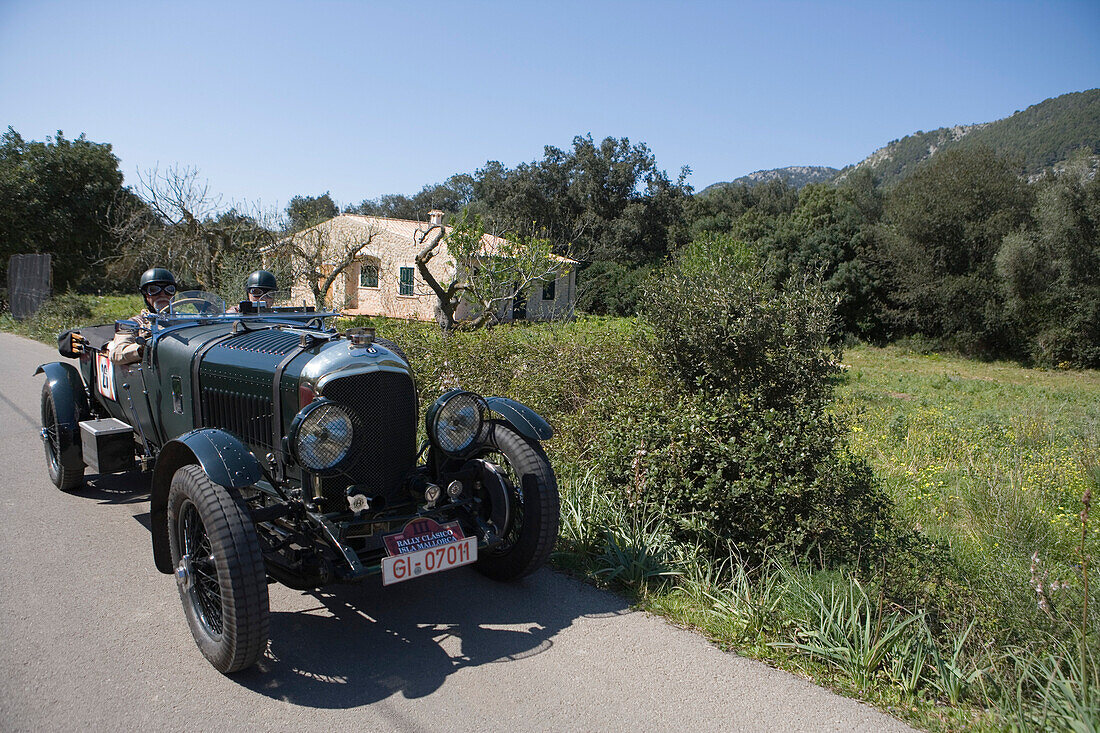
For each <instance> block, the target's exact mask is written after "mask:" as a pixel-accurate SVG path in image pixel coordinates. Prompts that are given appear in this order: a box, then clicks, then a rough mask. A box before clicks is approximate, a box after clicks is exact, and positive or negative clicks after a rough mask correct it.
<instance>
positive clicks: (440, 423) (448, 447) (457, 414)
mask: <svg viewBox="0 0 1100 733" xmlns="http://www.w3.org/2000/svg"><path fill="white" fill-rule="evenodd" d="M485 410H486V408H485V400H483V399H482V398H481V397H480V396H478V395H476V394H474V393H473V392H464V391H462V390H457V389H456V390H452V391H450V392H448V393H447V394H445V395H443V396H442V397H440V398H439V399H438V400H436V401H435V404H434V405H432V406H431V408H430V409H429V410H428V415H427V425H426V427H427V430H428V437H429V438H430V439H431V441H432V443H434V444H435V445H436V446H437V447H438V448H439V449H440V450H442V451H443V452H444V453H462V452H463V451H465V450H466V449H467V448H469V447H470V445H472V444H473V442H474V440H476V439H477V436H478V435H480V434H481V427H482V425H484V424H485Z"/></svg>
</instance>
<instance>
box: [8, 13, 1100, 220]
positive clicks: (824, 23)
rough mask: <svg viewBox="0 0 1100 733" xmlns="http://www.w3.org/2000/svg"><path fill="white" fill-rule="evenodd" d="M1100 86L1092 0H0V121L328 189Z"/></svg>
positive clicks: (745, 152) (706, 143)
mask: <svg viewBox="0 0 1100 733" xmlns="http://www.w3.org/2000/svg"><path fill="white" fill-rule="evenodd" d="M1097 86H1100V2H1098V1H1097V0H1089V1H1086V2H1029V3H1020V2H967V1H965V0H956V1H954V2H889V1H888V0H875V1H873V2H857V3H842V2H760V3H737V2H695V3H693V2H682V3H672V2H666V3H651V2H634V3H617V2H606V3H605V2H581V3H571V2H531V3H528V2H523V1H522V0H513V1H511V2H493V3H480V2H453V3H415V2H407V3H387V4H381V3H369V2H350V1H349V2H295V3H290V2H263V3H260V2H248V3H246V2H240V3H234V2H216V3H206V2H176V3H167V2H156V1H155V0H146V1H144V2H137V3H127V2H48V1H46V2H42V1H34V2H18V1H13V0H0V125H3V126H6V125H12V126H13V127H14V128H15V129H16V130H17V131H18V132H20V133H21V134H22V135H23V136H24V137H26V138H30V139H35V140H43V139H45V137H46V136H47V135H52V134H53V133H54V132H55V131H56V130H59V129H60V130H63V131H64V133H65V135H66V136H67V137H75V136H77V135H79V134H80V133H82V132H83V133H86V134H87V136H88V138H89V139H91V140H94V141H97V142H109V143H111V144H112V145H113V146H114V151H115V154H116V155H118V157H119V158H120V161H121V163H120V166H121V168H122V171H123V173H124V174H125V175H126V178H127V181H128V182H133V181H134V180H135V177H136V173H137V171H138V170H146V169H148V168H150V167H151V166H153V165H156V164H158V163H159V164H160V166H161V167H164V166H167V165H171V164H181V165H188V166H192V167H195V168H198V169H199V170H200V171H201V173H202V175H203V176H204V177H205V178H207V179H208V180H209V183H210V187H211V189H212V190H214V191H217V192H220V193H221V194H223V195H224V196H225V198H226V200H227V201H238V202H253V203H255V202H260V203H261V204H262V205H264V206H268V207H273V206H277V205H278V206H281V205H285V204H286V202H287V201H288V200H289V199H290V198H291V197H293V196H294V195H295V194H319V193H323V192H324V191H326V190H327V191H331V193H332V196H333V197H334V198H335V199H336V200H337V202H338V203H340V204H341V205H344V204H352V203H358V202H359V201H361V200H362V199H364V198H374V197H377V196H379V195H381V194H384V193H407V194H411V193H415V192H416V191H417V190H419V189H420V187H421V186H423V185H424V184H428V183H434V182H438V181H442V180H444V179H445V178H447V176H449V175H451V174H453V173H459V172H473V171H474V170H475V169H477V168H479V167H481V166H482V165H483V164H484V163H485V161H487V160H499V161H501V162H503V163H505V164H507V165H515V164H516V163H519V162H522V161H530V160H534V159H537V158H541V157H542V149H543V146H544V145H555V146H558V147H563V148H564V147H568V146H569V145H570V142H571V141H572V139H573V136H574V135H578V134H586V133H591V134H592V135H593V136H594V137H595V138H597V139H600V138H603V137H606V136H609V135H610V136H615V137H628V138H629V139H630V140H631V141H632V142H639V141H641V142H645V143H647V144H648V145H649V146H650V148H651V149H652V150H653V152H654V153H655V155H656V157H657V162H658V164H659V165H660V166H661V167H662V168H664V169H666V170H668V171H669V174H670V175H675V173H676V172H677V171H678V170H679V168H680V166H682V165H689V166H691V168H692V170H693V171H694V172H693V174H692V176H691V178H690V179H689V182H690V183H691V184H692V185H694V186H695V187H696V189H697V190H698V189H702V188H704V187H705V186H707V185H709V184H711V183H713V182H715V181H720V180H729V179H732V178H735V177H737V176H740V175H743V174H745V173H749V172H751V171H754V170H758V169H764V168H775V167H780V166H787V165H831V166H836V167H842V166H844V165H846V164H848V163H854V162H856V161H858V160H860V159H862V158H864V157H865V156H867V155H868V154H869V153H870V152H872V150H874V149H875V148H877V147H879V146H881V145H883V144H885V143H887V142H889V141H890V140H893V139H896V138H899V137H902V136H904V135H906V134H908V133H910V132H914V131H916V130H929V129H934V128H937V127H941V126H946V125H954V124H963V123H973V122H986V121H990V120H994V119H998V118H1001V117H1005V116H1007V115H1010V114H1012V113H1013V112H1014V111H1016V110H1018V109H1023V108H1025V107H1027V106H1028V105H1030V104H1035V103H1037V102H1041V101H1042V100H1044V99H1046V98H1049V97H1054V96H1057V95H1059V94H1064V93H1066V92H1072V91H1082V90H1085V89H1089V88H1094V87H1097Z"/></svg>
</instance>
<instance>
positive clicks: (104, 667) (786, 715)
mask: <svg viewBox="0 0 1100 733" xmlns="http://www.w3.org/2000/svg"><path fill="white" fill-rule="evenodd" d="M58 359H59V357H58V355H57V353H56V351H54V350H53V349H51V348H48V347H46V346H43V345H41V344H38V343H35V342H32V341H28V340H26V339H22V338H19V337H17V336H12V335H10V334H6V333H0V730H4V731H19V730H50V731H64V730H110V731H123V730H138V729H141V730H146V729H151V730H158V731H171V730H200V731H214V730H217V731H221V730H245V729H247V730H261V731H262V730H294V731H299V730H301V731H307V730H317V731H329V732H331V731H336V730H383V731H386V730H400V731H428V730H447V731H479V732H482V733H483V732H484V731H495V730H570V731H573V730H580V731H605V730H607V731H614V730H643V731H644V730H671V731H681V730H684V731H687V730H690V731H695V732H699V731H774V730H791V731H794V730H798V731H803V730H804V731H823V730H836V731H856V730H859V731H893V730H897V731H900V730H909V728H907V727H906V726H904V725H902V724H901V723H899V722H898V721H896V720H895V719H893V718H891V717H889V716H887V715H884V714H882V713H879V712H877V711H875V710H873V709H871V708H869V707H867V706H865V705H862V704H860V703H857V702H854V701H852V700H848V699H845V698H842V697H838V696H836V695H833V694H831V693H829V692H827V691H825V690H822V689H820V688H818V687H816V686H815V685H813V684H811V683H809V682H806V681H804V680H801V679H798V678H796V677H794V676H791V675H789V674H786V673H784V672H779V671H776V670H773V669H770V668H768V667H767V666H765V665H762V664H759V663H757V662H754V661H750V660H746V659H742V658H740V657H738V656H736V655H733V654H729V653H725V652H722V651H720V650H718V649H716V648H714V647H713V646H711V645H710V644H708V643H707V642H706V641H704V640H703V639H702V638H700V637H699V636H697V635H695V634H693V633H690V632H687V631H684V630H681V629H678V628H675V627H673V626H670V625H668V624H667V623H665V622H664V621H662V620H661V619H659V618H656V617H653V616H650V615H647V614H645V613H640V612H635V611H632V610H631V609H630V608H629V607H628V606H627V604H625V603H624V602H623V601H622V599H620V598H618V597H616V596H614V595H612V594H609V593H605V592H602V591H599V590H596V589H594V588H591V587H589V586H586V585H584V584H582V583H580V582H577V581H575V580H572V579H570V578H567V577H564V576H562V575H559V574H557V573H553V572H550V571H547V570H543V571H540V572H539V573H536V574H535V575H534V576H532V577H531V578H528V579H526V580H525V581H523V582H520V583H518V584H509V585H506V584H499V583H495V582H492V581H489V580H486V579H485V578H483V577H481V576H480V575H478V574H477V573H475V572H473V571H472V570H470V569H469V568H460V569H457V570H454V571H451V572H449V573H443V574H440V575H433V576H430V577H427V578H423V579H419V580H416V581H411V582H408V583H403V584H400V585H397V586H392V587H389V588H383V587H382V586H381V583H380V581H379V580H378V579H377V578H375V579H373V580H371V581H368V582H366V583H362V584H359V585H356V586H335V587H330V588H327V589H325V590H322V591H316V592H309V593H302V592H298V591H292V590H289V589H287V588H284V587H282V586H280V585H273V586H271V611H272V621H271V643H270V647H269V649H268V652H267V655H266V656H265V658H264V659H263V660H262V661H261V662H260V664H259V665H258V666H257V668H255V669H253V670H249V671H247V672H244V673H240V674H237V675H234V676H232V677H226V676H223V675H221V674H219V673H218V672H216V671H215V670H214V669H213V668H212V667H211V666H210V665H209V664H208V663H207V662H206V660H205V659H204V658H203V657H202V655H201V654H200V653H199V651H198V649H197V647H196V646H195V643H194V641H192V638H191V634H190V631H189V630H188V627H187V622H186V621H185V619H184V616H183V612H182V609H181V607H180V600H179V596H178V594H177V591H176V586H175V582H174V581H173V579H172V577H171V576H168V575H162V574H160V573H158V572H157V571H156V570H155V569H154V567H153V562H152V551H151V545H150V541H149V531H148V529H147V524H148V509H149V507H148V500H147V498H148V495H147V492H146V486H145V484H144V481H143V479H142V477H140V476H89V477H88V483H87V486H86V487H85V488H84V489H83V490H81V491H79V492H76V493H73V494H65V493H62V492H60V491H58V490H57V489H55V488H54V486H53V484H51V483H50V481H49V478H48V477H47V475H46V467H45V462H44V458H43V450H42V444H41V440H40V438H39V437H38V436H39V428H40V418H39V394H40V390H41V385H42V382H43V378H42V377H41V376H37V377H36V376H32V372H33V371H34V369H35V367H37V365H38V364H40V363H42V362H46V361H55V360H58Z"/></svg>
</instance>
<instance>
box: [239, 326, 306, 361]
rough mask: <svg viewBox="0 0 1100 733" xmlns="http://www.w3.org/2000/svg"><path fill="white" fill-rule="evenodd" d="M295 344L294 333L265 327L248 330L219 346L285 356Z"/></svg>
mask: <svg viewBox="0 0 1100 733" xmlns="http://www.w3.org/2000/svg"><path fill="white" fill-rule="evenodd" d="M297 345H298V337H297V336H295V335H294V334H292V333H286V332H285V331H280V330H279V329H276V328H267V329H264V330H262V331H250V332H248V333H246V334H243V335H241V336H237V337H236V338H231V339H229V340H228V341H225V342H223V343H222V344H221V347H222V348H223V349H233V350H235V351H252V352H255V353H257V354H274V355H276V356H285V355H287V354H289V353H290V352H291V351H292V350H293V349H294V347H295V346H297Z"/></svg>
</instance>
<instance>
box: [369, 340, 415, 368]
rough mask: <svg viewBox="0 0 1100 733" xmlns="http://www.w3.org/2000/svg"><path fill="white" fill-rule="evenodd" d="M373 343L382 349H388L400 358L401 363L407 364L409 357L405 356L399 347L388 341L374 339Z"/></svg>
mask: <svg viewBox="0 0 1100 733" xmlns="http://www.w3.org/2000/svg"><path fill="white" fill-rule="evenodd" d="M374 343H376V344H378V345H380V346H382V347H383V348H386V349H389V350H390V351H392V352H393V353H395V354H397V355H398V356H400V357H401V360H402V361H403V362H405V363H406V364H408V363H409V357H407V356H405V352H404V351H403V350H402V349H401V347H400V346H398V345H397V344H395V343H394V342H392V341H390V340H389V339H380V338H376V339H375V340H374Z"/></svg>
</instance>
